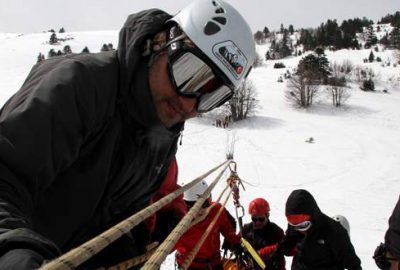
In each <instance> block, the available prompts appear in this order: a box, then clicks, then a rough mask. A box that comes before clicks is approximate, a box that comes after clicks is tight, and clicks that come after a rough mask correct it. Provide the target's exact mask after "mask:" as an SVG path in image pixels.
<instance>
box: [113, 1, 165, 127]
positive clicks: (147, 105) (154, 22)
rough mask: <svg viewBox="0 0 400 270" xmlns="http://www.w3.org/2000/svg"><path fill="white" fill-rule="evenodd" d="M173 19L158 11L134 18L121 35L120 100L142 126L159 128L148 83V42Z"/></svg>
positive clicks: (144, 13) (119, 52) (149, 11)
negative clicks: (146, 45)
mask: <svg viewBox="0 0 400 270" xmlns="http://www.w3.org/2000/svg"><path fill="white" fill-rule="evenodd" d="M169 18H171V15H169V14H167V13H165V12H164V11H162V10H159V9H150V10H145V11H142V12H139V13H136V14H132V15H130V16H129V17H128V19H127V20H126V22H125V24H124V26H123V27H122V29H121V31H120V33H119V42H118V52H117V53H118V60H119V66H120V78H119V83H120V86H119V88H120V94H119V99H120V102H121V103H122V105H123V107H124V108H125V110H126V111H127V112H128V114H129V115H130V117H131V118H133V119H134V120H135V122H136V123H138V124H139V125H141V126H145V127H148V126H153V125H159V124H160V122H159V119H158V117H157V114H156V109H155V107H154V103H153V98H152V95H151V91H150V87H149V82H148V73H149V72H148V71H149V67H148V63H149V56H143V52H144V48H145V44H146V42H147V40H149V39H152V38H153V36H154V35H155V34H157V33H158V32H160V31H162V30H163V29H164V25H165V22H166V21H167V20H168V19H169Z"/></svg>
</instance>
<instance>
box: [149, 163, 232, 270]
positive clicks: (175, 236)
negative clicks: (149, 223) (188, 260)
mask: <svg viewBox="0 0 400 270" xmlns="http://www.w3.org/2000/svg"><path fill="white" fill-rule="evenodd" d="M228 162H229V163H230V162H232V161H231V160H228ZM229 163H228V164H227V165H226V166H225V167H224V169H223V170H222V171H221V172H220V173H219V174H218V176H217V177H216V178H215V180H214V181H213V182H212V183H211V184H210V186H209V187H208V188H207V189H206V190H205V191H204V193H203V194H202V195H201V196H200V197H199V199H198V200H197V201H196V203H195V204H194V205H193V206H192V207H191V208H190V210H189V212H188V213H187V214H186V215H185V216H184V217H183V219H182V220H181V221H180V222H179V223H178V225H177V226H176V227H175V228H174V230H173V231H172V232H171V233H170V234H169V235H168V237H167V239H165V240H164V242H163V243H162V244H161V245H160V247H159V248H158V249H157V251H156V252H155V253H154V255H153V256H151V258H150V259H149V260H148V261H147V262H146V264H145V265H144V266H143V267H142V268H141V269H145V270H149V269H152V270H158V269H160V267H161V264H162V262H163V261H164V260H165V258H166V257H167V256H168V255H169V253H171V251H172V250H173V249H174V247H175V244H176V243H177V242H178V240H179V238H181V236H182V235H183V234H184V233H185V232H186V231H187V230H188V229H189V227H190V224H191V222H192V220H193V219H194V217H195V216H196V215H197V214H198V212H199V211H200V209H201V207H202V205H203V203H204V202H205V200H207V199H208V197H209V196H210V194H211V191H212V190H213V189H214V187H215V185H216V184H217V183H218V181H219V180H220V179H221V177H222V175H223V174H224V172H225V170H226V168H227V167H228V166H229ZM223 164H226V162H225V163H223Z"/></svg>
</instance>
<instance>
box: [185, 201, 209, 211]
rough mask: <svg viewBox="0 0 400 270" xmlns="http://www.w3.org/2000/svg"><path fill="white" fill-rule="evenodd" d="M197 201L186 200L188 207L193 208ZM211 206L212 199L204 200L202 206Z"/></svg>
mask: <svg viewBox="0 0 400 270" xmlns="http://www.w3.org/2000/svg"><path fill="white" fill-rule="evenodd" d="M196 202H197V201H185V204H186V206H187V208H189V209H190V208H192V207H193V205H194V204H195V203H196ZM209 206H210V201H209V200H208V199H207V200H205V201H204V203H203V205H202V206H201V208H207V207H209Z"/></svg>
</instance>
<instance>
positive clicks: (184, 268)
mask: <svg viewBox="0 0 400 270" xmlns="http://www.w3.org/2000/svg"><path fill="white" fill-rule="evenodd" d="M225 190H226V189H225ZM225 190H224V192H225ZM231 194H232V190H231V191H229V193H228V195H227V196H226V199H225V201H224V203H223V204H222V206H221V208H220V209H219V210H218V212H217V214H216V215H215V217H214V218H213V220H212V221H211V223H210V224H209V225H208V227H207V229H206V231H205V232H204V233H203V235H202V236H201V238H200V239H199V241H198V242H197V244H196V245H195V246H194V247H193V249H192V251H191V252H190V254H189V255H188V257H187V258H186V259H185V262H184V263H183V264H182V265H181V266H180V267H179V270H187V269H188V267H189V265H190V264H191V263H192V261H193V259H194V257H196V255H197V253H198V252H199V250H200V248H201V246H202V245H203V243H204V241H205V240H206V238H207V237H208V235H209V234H210V232H211V231H212V230H213V229H214V227H215V224H216V223H217V221H218V219H219V217H220V216H221V214H222V211H224V210H225V206H226V203H227V202H228V199H229V197H230V196H231Z"/></svg>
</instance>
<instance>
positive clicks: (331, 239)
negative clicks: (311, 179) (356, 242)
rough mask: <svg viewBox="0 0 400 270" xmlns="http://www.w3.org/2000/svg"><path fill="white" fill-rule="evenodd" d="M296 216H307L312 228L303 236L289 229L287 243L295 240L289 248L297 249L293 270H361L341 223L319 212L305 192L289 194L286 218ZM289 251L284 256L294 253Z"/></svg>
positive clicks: (296, 191)
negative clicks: (309, 218) (309, 217)
mask: <svg viewBox="0 0 400 270" xmlns="http://www.w3.org/2000/svg"><path fill="white" fill-rule="evenodd" d="M295 214H307V215H310V216H311V222H312V226H311V228H310V229H309V230H308V231H307V232H306V233H305V234H301V233H300V232H297V231H295V230H294V229H293V227H291V226H290V225H289V226H288V230H287V232H286V236H285V238H286V239H285V240H286V242H287V243H290V242H291V241H293V239H295V241H294V246H292V248H293V247H294V248H296V252H295V254H294V258H293V261H292V269H293V270H342V269H350V270H356V269H357V270H359V269H361V262H360V259H359V258H358V257H357V255H356V253H355V250H354V247H353V245H352V244H351V241H350V238H349V235H348V234H347V231H346V230H345V229H344V228H343V227H342V226H341V225H340V223H338V222H336V221H334V220H333V219H331V218H330V217H328V216H326V215H325V214H324V213H322V212H321V210H320V209H319V207H318V205H317V203H316V201H315V199H314V197H313V196H312V195H311V194H310V193H309V192H308V191H306V190H295V191H293V192H292V193H291V194H290V196H289V198H288V200H287V202H286V216H289V215H295ZM292 243H293V242H292ZM292 248H286V250H285V253H286V254H289V253H290V252H293V249H292ZM292 254H293V253H292ZM292 254H291V255H292Z"/></svg>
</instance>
